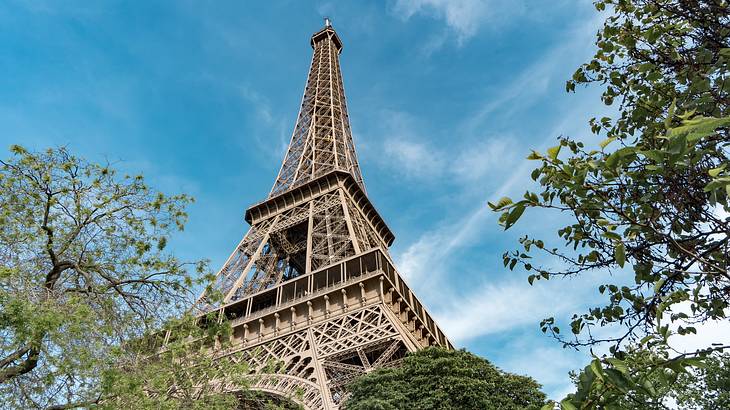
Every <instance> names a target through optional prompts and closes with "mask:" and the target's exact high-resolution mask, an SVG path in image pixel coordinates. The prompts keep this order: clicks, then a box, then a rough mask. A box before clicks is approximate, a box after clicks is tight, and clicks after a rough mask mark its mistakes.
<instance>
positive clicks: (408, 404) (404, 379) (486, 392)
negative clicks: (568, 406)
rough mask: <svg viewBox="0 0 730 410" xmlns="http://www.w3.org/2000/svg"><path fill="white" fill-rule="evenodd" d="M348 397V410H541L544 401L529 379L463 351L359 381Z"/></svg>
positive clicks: (430, 355)
mask: <svg viewBox="0 0 730 410" xmlns="http://www.w3.org/2000/svg"><path fill="white" fill-rule="evenodd" d="M349 391H350V393H351V396H350V398H349V399H348V400H347V402H346V405H345V408H346V409H347V410H391V409H392V410H395V409H404V410H405V409H423V410H428V409H440V410H441V409H444V410H447V409H459V410H468V409H480V410H483V409H506V410H509V409H515V410H516V409H539V408H540V407H541V406H542V405H543V403H544V401H545V394H544V393H542V392H541V391H540V385H539V384H538V383H537V382H535V380H533V379H531V378H529V377H525V376H518V375H514V374H510V373H505V372H503V371H501V370H499V369H498V368H496V367H494V365H492V364H491V363H489V362H488V361H487V360H484V359H482V358H480V357H477V356H475V355H473V354H471V353H468V352H466V351H464V350H446V349H442V348H435V347H430V348H427V349H425V350H422V351H418V352H415V353H411V354H409V355H408V356H406V358H405V359H404V360H403V363H402V365H400V366H398V367H395V368H381V369H378V370H375V371H373V372H371V373H369V374H366V375H364V376H361V377H360V378H359V379H357V380H356V381H355V382H353V384H352V385H351V386H350V387H349Z"/></svg>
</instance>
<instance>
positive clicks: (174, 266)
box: [0, 146, 235, 409]
mask: <svg viewBox="0 0 730 410" xmlns="http://www.w3.org/2000/svg"><path fill="white" fill-rule="evenodd" d="M12 151H13V155H12V157H11V158H10V159H8V160H4V161H0V401H2V402H3V403H5V405H7V406H9V407H12V408H49V409H50V408H52V409H64V408H74V407H88V406H92V405H100V406H102V407H108V408H123V407H127V408H176V407H175V406H174V405H171V404H170V403H174V404H175V405H177V404H180V403H187V402H189V399H190V397H191V395H192V394H195V395H196V396H195V397H197V398H198V399H200V400H201V402H202V403H210V402H209V401H206V400H207V398H208V397H209V396H207V392H208V390H209V389H207V387H209V386H207V384H206V383H204V382H207V381H208V380H215V377H216V376H217V375H218V374H220V371H222V370H230V369H228V368H226V369H222V367H223V366H229V367H230V366H233V365H231V364H230V363H228V364H221V365H218V366H213V365H212V364H211V363H208V361H209V360H210V357H208V356H205V355H200V354H192V355H191V357H189V358H187V359H185V355H183V353H185V352H187V353H191V352H192V350H191V349H195V348H197V349H198V350H197V351H195V353H200V347H201V345H200V343H197V344H196V343H189V342H190V341H199V340H205V339H206V338H207V339H210V338H211V337H216V338H218V339H220V337H221V336H225V334H226V333H225V331H224V330H225V326H224V325H221V326H208V327H207V328H205V329H203V328H199V327H198V326H197V325H195V326H192V325H191V322H192V319H190V318H187V319H185V320H182V321H177V322H172V323H168V324H167V325H166V326H167V327H166V330H167V331H166V332H162V334H165V335H167V336H168V341H169V340H170V339H169V337H170V335H172V339H171V340H172V341H171V342H170V344H169V345H168V346H167V347H166V348H165V349H164V350H163V351H162V353H161V354H159V355H154V353H158V352H159V350H144V349H143V348H147V347H150V346H149V345H146V344H144V343H142V342H141V341H143V340H150V339H151V338H152V339H154V338H155V337H157V338H159V337H160V334H161V333H160V331H159V329H161V328H162V327H163V325H164V324H165V323H167V322H168V320H169V319H170V318H173V317H176V316H178V315H180V314H181V313H183V312H184V310H185V309H186V308H187V307H189V306H190V304H191V301H192V300H191V296H192V295H191V293H190V292H191V289H192V288H193V287H194V286H195V285H196V284H197V283H202V282H204V281H207V280H208V279H209V278H208V277H207V275H200V273H201V272H203V269H204V267H205V264H204V263H202V262H198V263H194V264H189V263H184V262H182V261H180V260H179V259H178V258H176V257H175V256H173V255H172V254H170V253H168V252H167V251H166V244H167V240H168V237H169V235H170V234H171V233H173V232H174V231H176V230H182V229H183V224H184V222H185V220H186V214H185V212H184V207H185V206H186V205H187V204H188V203H190V201H191V199H190V198H189V197H187V196H185V195H176V196H166V195H164V194H162V193H157V192H154V191H152V190H151V189H150V188H148V186H147V185H146V184H145V182H144V179H143V178H142V177H141V176H126V175H125V176H120V175H118V174H117V173H116V172H115V171H114V170H113V169H111V168H110V167H109V166H103V165H97V164H93V163H89V162H87V161H84V160H82V159H80V158H77V157H75V156H73V155H71V154H70V153H69V152H68V151H67V150H66V149H63V148H62V149H50V150H48V151H45V152H41V153H34V152H29V151H27V150H25V149H24V148H22V147H19V146H14V147H13V148H12ZM191 268H192V269H191ZM193 274H195V275H197V276H198V277H199V278H200V279H198V280H193V277H192V275H193ZM213 323H215V322H213ZM211 331H214V332H216V333H215V334H211V333H210V332H211ZM183 342H184V343H183ZM159 347H160V345H159V344H158V345H156V347H155V349H159ZM186 361H187V362H186ZM185 363H188V364H190V363H192V364H193V365H192V366H183V365H184V364H185ZM233 367H235V366H233ZM191 383H192V384H191ZM162 396H166V397H167V398H166V399H165V400H164V401H159V398H160V397H162ZM210 397H211V398H212V399H215V400H216V402H218V401H217V400H218V399H219V398H220V397H219V395H217V396H216V395H212V394H211V395H210ZM155 400H157V401H155ZM186 400H188V401H186ZM224 402H225V400H224ZM177 407H184V406H177ZM211 408H213V407H211Z"/></svg>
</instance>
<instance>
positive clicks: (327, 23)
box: [324, 16, 332, 27]
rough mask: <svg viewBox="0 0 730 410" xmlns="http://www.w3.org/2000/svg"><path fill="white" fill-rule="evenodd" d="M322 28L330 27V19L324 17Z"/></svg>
mask: <svg viewBox="0 0 730 410" xmlns="http://www.w3.org/2000/svg"><path fill="white" fill-rule="evenodd" d="M324 26H325V27H332V21H330V18H329V17H327V16H325V17H324Z"/></svg>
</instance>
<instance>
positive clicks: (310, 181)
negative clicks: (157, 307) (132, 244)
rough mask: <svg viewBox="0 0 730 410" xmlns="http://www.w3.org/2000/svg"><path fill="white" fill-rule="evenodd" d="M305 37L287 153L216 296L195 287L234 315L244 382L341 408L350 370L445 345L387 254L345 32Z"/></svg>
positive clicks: (316, 405)
mask: <svg viewBox="0 0 730 410" xmlns="http://www.w3.org/2000/svg"><path fill="white" fill-rule="evenodd" d="M311 44H312V47H313V48H314V54H313V58H312V64H311V67H310V70H309V76H308V79H307V85H306V88H305V91H304V97H303V99H302V105H301V109H300V112H299V116H298V118H297V123H296V126H295V127H294V133H293V135H292V139H291V142H290V144H289V148H288V150H287V153H286V156H285V158H284V162H283V164H282V166H281V169H280V171H279V174H278V176H277V178H276V181H275V183H274V186H273V188H272V190H271V192H270V194H269V197H268V198H267V199H266V200H265V201H263V202H261V203H259V204H256V205H254V206H252V207H251V208H249V210H248V211H247V212H246V220H247V221H248V222H249V223H251V228H250V229H249V231H248V233H246V236H245V237H244V238H243V240H242V241H241V242H240V243H239V245H238V246H237V247H236V248H235V250H234V251H233V253H232V254H231V255H230V257H229V258H228V260H227V261H226V262H225V264H224V265H223V267H222V268H221V269H220V271H219V272H218V275H217V277H216V281H215V284H214V289H213V290H215V291H218V292H220V293H221V294H222V295H223V296H224V300H223V304H222V305H220V304H214V303H213V302H212V298H211V297H210V295H209V294H207V293H203V295H201V297H200V298H199V299H198V301H197V303H196V308H197V309H199V310H200V311H201V312H207V311H210V310H214V309H221V313H222V314H224V315H226V316H227V317H229V318H232V319H234V320H232V322H231V323H232V325H233V327H234V338H235V339H236V340H237V343H238V344H237V345H236V347H235V348H234V349H233V350H232V351H230V352H226V353H220V357H221V360H245V361H246V362H247V363H248V364H249V366H250V369H251V374H250V375H249V377H251V378H252V383H251V386H252V388H255V389H257V390H261V391H263V392H266V393H267V394H274V395H279V396H283V397H286V398H289V399H291V400H294V401H296V402H297V403H299V404H301V405H302V406H304V408H306V409H312V410H314V409H336V408H338V407H339V405H340V404H341V403H342V402H343V401H344V400H345V399H346V398H347V385H348V383H349V382H351V381H352V380H353V379H354V378H355V377H357V376H359V375H361V374H364V373H367V372H369V371H372V370H373V369H376V368H379V367H383V366H394V365H397V364H398V363H399V362H400V360H401V359H402V358H403V357H404V355H405V354H406V353H407V352H408V351H412V350H415V349H418V348H420V347H422V346H427V345H430V344H440V345H445V346H449V345H450V344H449V343H448V341H447V340H446V338H445V337H444V336H443V334H442V333H441V332H440V330H438V328H437V327H436V326H435V324H434V322H433V320H432V319H431V317H430V316H428V315H427V314H426V313H425V311H424V310H423V309H422V307H421V305H420V303H419V302H418V301H417V300H416V298H415V296H412V292H411V291H410V290H409V288H408V287H407V286H406V285H405V283H404V282H403V280H402V278H400V276H399V275H398V273H397V272H396V271H395V269H394V268H393V267H392V264H391V262H390V257H389V256H388V254H387V252H388V246H389V245H390V243H391V242H392V241H393V235H392V233H391V232H390V230H389V229H388V227H387V225H386V224H385V222H384V221H383V220H382V218H381V217H380V216H379V215H378V213H377V211H376V210H375V208H374V207H373V206H372V204H371V203H370V200H369V199H368V197H367V194H366V192H365V188H364V184H363V180H362V175H361V173H360V168H359V165H358V161H357V155H356V153H355V147H354V144H353V139H352V133H351V130H350V124H349V119H348V116H347V106H346V102H345V93H344V88H343V85H342V74H341V72H340V65H339V54H340V51H341V50H342V42H341V41H340V39H339V37H338V36H337V34H336V33H335V31H334V29H332V27H331V26H329V24H328V25H327V26H326V27H325V28H324V29H322V30H321V31H319V32H317V33H315V34H314V35H313V36H312V40H311ZM409 306H413V307H414V310H413V311H412V310H411V307H409ZM416 322H418V324H417V323H416ZM417 326H418V327H417ZM231 352H235V353H231ZM224 358H227V359H224Z"/></svg>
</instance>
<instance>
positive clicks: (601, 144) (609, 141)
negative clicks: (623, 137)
mask: <svg viewBox="0 0 730 410" xmlns="http://www.w3.org/2000/svg"><path fill="white" fill-rule="evenodd" d="M615 140H616V137H611V138H606V139H605V140H603V141H601V143H600V144H598V145H599V146H600V147H601V149H604V148H606V146H608V144H610V143H612V142H614V141H615Z"/></svg>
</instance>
